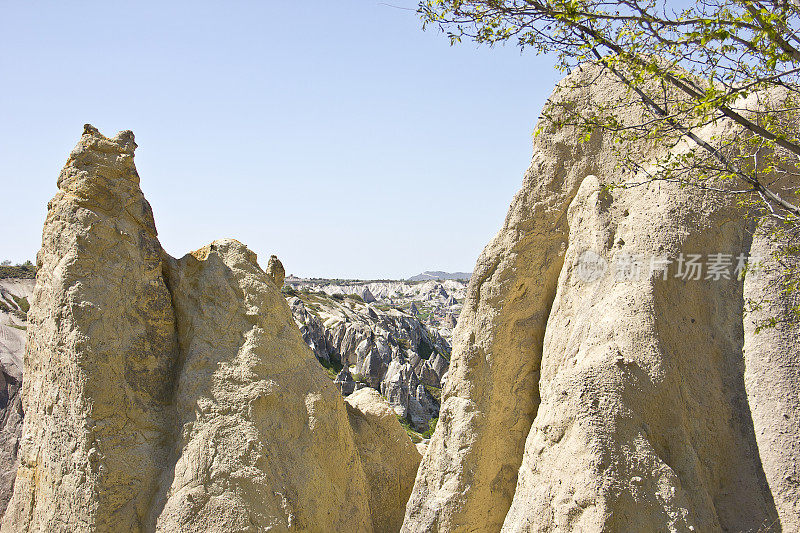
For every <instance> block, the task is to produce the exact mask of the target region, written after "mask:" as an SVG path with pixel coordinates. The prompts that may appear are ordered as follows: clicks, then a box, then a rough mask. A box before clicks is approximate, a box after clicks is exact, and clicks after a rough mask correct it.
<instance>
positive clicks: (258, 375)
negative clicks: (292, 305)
mask: <svg viewBox="0 0 800 533" xmlns="http://www.w3.org/2000/svg"><path fill="white" fill-rule="evenodd" d="M167 265H168V267H167V268H166V271H167V284H168V285H169V287H170V290H171V291H172V293H173V295H174V305H175V316H176V317H177V323H178V337H179V342H180V346H181V352H182V356H183V361H182V368H181V373H180V376H179V378H178V382H177V394H176V402H175V403H176V408H177V414H178V427H181V428H183V430H182V434H181V437H180V438H179V440H178V444H177V457H178V459H177V462H176V463H175V467H174V471H173V472H168V473H167V477H171V478H172V479H171V480H169V486H170V488H169V491H168V493H167V494H166V502H165V504H164V507H163V510H160V512H159V518H158V524H157V528H156V529H157V531H164V532H172V531H198V532H201V531H208V532H220V533H223V532H228V531H268V530H269V531H289V530H292V531H319V530H330V531H369V530H371V522H370V517H369V505H368V501H367V495H368V488H367V486H366V479H365V476H364V472H363V470H362V468H361V462H360V461H359V457H358V453H357V451H356V446H355V444H354V440H353V432H352V430H351V429H350V425H349V423H348V418H347V411H346V410H345V407H344V403H343V401H342V398H341V395H340V394H339V392H338V391H337V390H336V389H335V388H334V386H333V383H332V382H331V381H330V380H329V379H328V378H327V377H326V375H325V373H324V370H323V369H322V367H321V366H320V364H319V363H318V362H317V361H316V359H315V358H314V357H313V355H312V354H311V352H310V350H309V349H308V347H307V346H306V345H305V343H304V342H303V339H302V337H301V336H300V332H299V330H298V329H297V327H296V326H295V324H294V320H293V319H292V316H291V312H290V311H289V307H288V306H287V305H286V303H285V301H284V299H283V296H282V295H281V293H280V288H279V287H278V286H276V285H275V284H274V283H273V281H272V279H271V278H270V277H269V276H268V275H267V274H266V273H264V272H263V271H262V270H261V269H260V268H259V266H258V264H257V262H256V256H255V254H254V253H253V252H251V251H250V250H248V249H247V248H246V247H245V246H244V245H243V244H241V243H239V242H237V241H233V240H225V241H216V242H214V243H212V244H211V245H209V246H207V247H205V248H203V249H201V250H198V251H196V252H194V253H192V254H188V255H186V256H184V257H183V258H181V259H178V260H173V259H168V260H167ZM398 427H399V424H398ZM164 485H165V486H166V485H167V483H166V482H165V484H164Z"/></svg>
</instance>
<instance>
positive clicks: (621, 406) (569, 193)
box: [403, 70, 800, 532]
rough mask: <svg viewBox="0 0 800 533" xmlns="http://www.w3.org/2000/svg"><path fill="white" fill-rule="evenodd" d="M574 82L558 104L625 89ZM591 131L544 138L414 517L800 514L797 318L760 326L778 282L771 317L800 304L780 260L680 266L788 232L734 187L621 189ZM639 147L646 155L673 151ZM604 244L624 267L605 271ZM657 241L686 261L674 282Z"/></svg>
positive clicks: (698, 518) (422, 473)
mask: <svg viewBox="0 0 800 533" xmlns="http://www.w3.org/2000/svg"><path fill="white" fill-rule="evenodd" d="M561 87H562V90H561V91H557V92H556V93H555V94H554V96H553V97H552V98H551V105H553V108H552V109H554V110H555V109H557V107H556V106H555V105H554V104H557V103H558V102H559V101H563V99H565V98H566V99H569V100H573V101H575V102H577V105H584V106H590V105H592V102H593V101H624V99H625V92H624V88H622V87H620V86H619V85H618V84H616V83H615V82H614V81H613V80H611V79H608V78H605V77H603V76H599V77H598V76H597V72H596V71H592V70H584V71H580V72H577V73H575V74H573V75H572V76H571V77H570V78H569V79H567V80H566V81H565V82H563V83H562V85H561ZM567 87H569V88H567ZM628 112H629V113H631V115H629V118H630V119H631V120H633V119H636V118H637V116H636V114H637V113H639V110H638V109H637V108H636V107H635V106H630V109H629V111H628ZM726 131H728V132H729V131H732V130H731V126H730V125H729V124H726V123H724V122H723V123H720V124H717V125H712V126H710V127H709V129H708V130H707V131H705V132H703V134H704V135H706V136H707V137H711V136H712V135H714V134H725V133H726ZM578 138H579V135H578V132H576V131H574V130H572V129H570V128H563V129H560V130H558V131H555V130H552V129H551V130H546V131H545V132H543V133H542V134H540V135H539V136H538V137H536V139H535V140H534V155H533V160H532V163H531V167H530V169H529V170H528V172H527V174H526V176H525V180H524V183H523V186H522V189H521V190H520V192H519V193H518V194H517V196H516V197H515V198H514V202H513V203H512V205H511V209H510V211H509V214H508V216H507V218H506V221H505V224H504V226H503V228H502V229H501V230H500V232H499V233H498V235H497V236H496V237H495V238H494V240H493V241H492V242H491V243H489V245H488V246H487V247H486V249H485V250H484V252H483V253H482V255H481V257H480V258H479V260H478V263H477V266H476V269H475V272H474V274H473V276H472V278H471V280H470V286H469V293H468V297H467V301H466V302H465V305H464V310H463V312H462V315H461V317H460V319H459V324H458V327H457V330H456V333H455V335H454V343H453V355H452V359H451V365H450V370H449V374H448V380H447V384H446V386H445V389H444V391H443V402H442V406H441V413H440V418H439V423H438V426H437V429H436V432H435V434H434V436H433V438H432V439H431V442H430V445H429V447H428V449H427V452H426V454H425V456H424V457H423V460H422V463H421V465H420V470H419V472H418V475H417V479H416V482H415V487H414V491H413V492H412V495H411V497H410V500H409V503H408V506H407V511H406V518H405V521H404V525H403V530H404V531H501V530H502V531H542V532H545V531H610V532H611V531H654V532H655V531H748V530H757V529H758V528H759V527H762V526H770V525H771V527H772V528H773V529H774V530H781V528H782V529H783V530H784V531H794V530H796V529H798V528H800V522H798V521H799V520H800V518H798V516H800V514H798V512H797V505H798V503H797V502H798V498H797V484H796V481H795V482H792V481H791V479H792V476H793V475H795V476H796V474H795V472H796V468H797V467H796V465H797V460H798V449H797V443H798V442H800V436H799V435H798V426H799V425H800V424H798V420H797V417H798V416H800V415H799V414H798V413H800V409H798V396H799V395H798V393H799V392H800V375H798V372H800V371H799V370H798V369H799V368H800V366H798V361H797V355H796V354H797V351H798V350H797V346H798V345H797V334H798V333H797V327H796V325H794V326H790V325H783V326H781V328H779V329H777V330H774V331H771V332H767V333H766V335H767V336H766V337H764V336H761V337H760V336H759V335H765V334H764V333H761V334H756V333H755V328H754V327H753V320H754V319H755V318H757V317H753V316H751V315H745V314H744V312H743V302H744V301H745V299H748V298H758V297H759V296H766V297H767V298H768V299H770V300H772V301H774V302H776V303H775V305H774V307H773V308H772V309H769V310H765V311H764V313H773V314H775V313H777V315H778V316H786V313H787V312H788V308H789V305H790V304H791V303H792V302H789V301H786V298H785V297H784V296H783V295H781V294H780V292H779V291H780V287H779V284H776V283H774V282H775V281H780V279H779V277H780V275H779V273H778V272H776V270H777V269H775V268H774V267H773V268H772V269H771V271H770V272H771V273H769V275H768V276H767V277H763V278H748V280H747V281H745V282H743V281H742V280H740V279H737V277H736V276H735V275H731V277H730V279H724V278H723V279H718V280H715V279H706V278H705V277H702V278H701V279H699V280H684V279H680V278H675V276H674V275H675V274H676V269H677V264H676V263H677V261H678V260H679V257H680V254H685V255H687V254H702V255H703V260H704V261H705V259H706V255H707V254H715V253H722V254H730V256H731V257H733V258H735V257H737V256H738V255H739V254H745V255H747V254H751V253H752V254H753V255H754V256H761V257H765V256H767V255H768V253H769V252H768V251H769V249H770V247H771V246H774V245H773V244H770V243H769V242H768V239H767V237H766V236H765V235H764V234H763V233H761V232H756V233H755V235H754V234H753V233H754V231H753V226H752V221H749V220H746V219H745V218H744V217H743V216H742V215H743V213H742V212H741V211H740V210H739V209H738V208H737V207H736V204H735V199H734V198H731V197H730V196H725V195H720V194H715V193H712V192H699V191H697V190H692V189H681V188H680V187H678V186H676V185H674V184H670V183H660V184H653V185H650V186H647V187H637V188H633V189H613V190H612V191H611V192H608V191H607V190H605V189H604V188H603V185H604V184H608V183H614V182H617V181H618V180H619V178H618V171H617V163H618V161H617V160H616V159H615V156H614V151H613V150H611V149H609V146H608V143H607V142H606V140H605V139H604V138H603V137H602V136H601V135H597V134H595V135H593V136H592V138H591V140H590V141H589V142H584V143H582V142H578ZM629 148H630V149H631V150H634V151H635V152H638V153H639V154H641V160H642V161H645V162H646V161H648V160H652V159H654V158H655V157H656V156H658V155H659V154H661V153H663V151H664V150H666V149H667V147H665V146H646V145H639V146H630V147H629ZM690 148H691V147H689V146H687V145H685V144H683V143H679V144H678V145H677V146H675V147H674V148H672V150H674V151H675V153H676V154H680V153H681V152H685V151H686V150H688V149H690ZM587 250H590V251H591V252H592V253H594V254H597V257H600V258H601V259H602V260H604V261H605V262H606V264H607V265H608V267H609V270H608V271H607V272H606V273H605V275H603V276H601V277H600V278H599V279H596V280H592V281H586V276H585V275H584V273H582V270H581V269H582V268H583V262H584V258H585V257H586V256H585V255H584V254H585V252H586V251H587ZM625 256H631V257H641V258H642V259H643V261H644V264H643V275H641V276H637V277H630V278H626V279H615V277H614V270H613V265H614V264H615V260H618V259H619V258H622V257H625ZM652 257H665V258H667V259H668V260H671V261H673V264H672V265H671V266H670V269H669V271H668V276H667V278H666V279H663V278H662V274H661V273H660V272H654V273H651V272H650V270H649V268H650V258H652ZM734 266H735V260H734ZM732 271H733V267H731V272H732ZM705 274H706V272H705V271H704V274H703V276H705ZM769 276H771V278H770V277H769ZM770 280H771V281H772V283H770Z"/></svg>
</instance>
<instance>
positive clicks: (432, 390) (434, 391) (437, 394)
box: [425, 384, 442, 403]
mask: <svg viewBox="0 0 800 533" xmlns="http://www.w3.org/2000/svg"><path fill="white" fill-rule="evenodd" d="M425 390H426V391H428V393H429V394H430V395H431V396H433V397H434V398H436V401H437V402H440V403H441V401H442V389H440V388H439V387H434V386H433V385H427V384H426V385H425Z"/></svg>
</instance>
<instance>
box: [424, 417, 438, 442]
mask: <svg viewBox="0 0 800 533" xmlns="http://www.w3.org/2000/svg"><path fill="white" fill-rule="evenodd" d="M437 423H439V418H438V417H437V418H431V419H430V420H429V421H428V429H426V430H425V433H423V434H422V436H423V437H424V438H426V439H429V438H431V435H433V432H434V431H436V424H437Z"/></svg>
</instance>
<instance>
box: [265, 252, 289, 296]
mask: <svg viewBox="0 0 800 533" xmlns="http://www.w3.org/2000/svg"><path fill="white" fill-rule="evenodd" d="M267 274H269V277H270V278H272V281H273V282H274V283H275V285H277V286H278V288H279V289H280V288H281V287H283V280H284V279H286V270H285V269H284V268H283V263H281V261H280V259H278V256H277V255H271V256H269V261H268V262H267Z"/></svg>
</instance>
